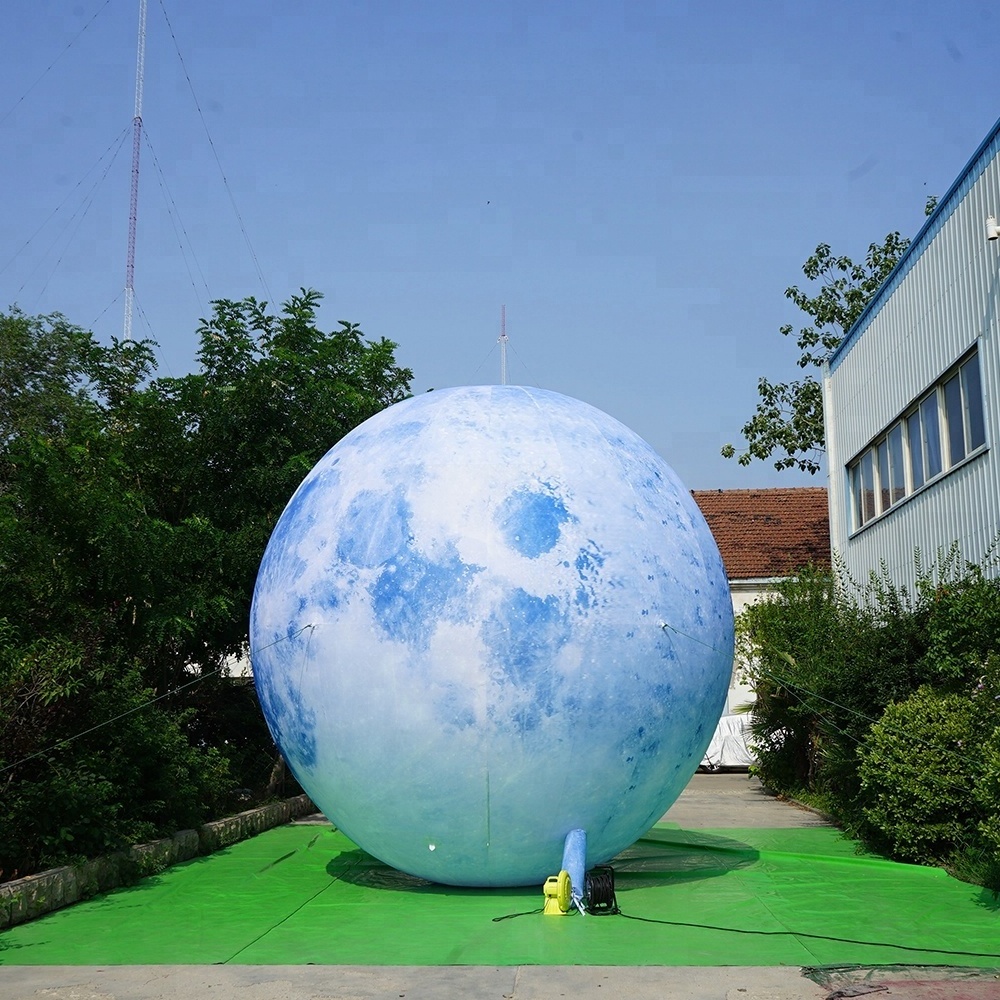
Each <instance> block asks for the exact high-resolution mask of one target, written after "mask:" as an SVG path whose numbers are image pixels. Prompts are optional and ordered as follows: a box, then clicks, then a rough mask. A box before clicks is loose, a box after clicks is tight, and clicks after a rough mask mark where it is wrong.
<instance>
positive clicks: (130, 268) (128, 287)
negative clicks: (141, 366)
mask: <svg viewBox="0 0 1000 1000" xmlns="http://www.w3.org/2000/svg"><path fill="white" fill-rule="evenodd" d="M138 50H139V51H138V54H137V56H136V61H135V117H134V118H133V119H132V193H131V198H130V199H129V212H128V256H127V257H126V259H125V339H126V340H131V339H132V302H133V300H134V299H135V284H134V278H135V224H136V219H137V217H138V214H139V143H140V140H141V139H142V81H143V76H144V75H145V70H146V0H139V44H138Z"/></svg>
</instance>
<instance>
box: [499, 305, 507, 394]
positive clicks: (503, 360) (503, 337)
mask: <svg viewBox="0 0 1000 1000" xmlns="http://www.w3.org/2000/svg"><path fill="white" fill-rule="evenodd" d="M507 340H508V337H507V307H506V306H501V307H500V336H499V337H498V338H497V343H498V344H499V345H500V384H501V385H506V384H507Z"/></svg>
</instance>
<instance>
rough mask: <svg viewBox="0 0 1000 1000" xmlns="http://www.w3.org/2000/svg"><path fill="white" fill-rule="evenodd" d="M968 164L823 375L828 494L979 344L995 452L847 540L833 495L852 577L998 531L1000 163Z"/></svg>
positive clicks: (900, 567) (969, 550) (846, 514)
mask: <svg viewBox="0 0 1000 1000" xmlns="http://www.w3.org/2000/svg"><path fill="white" fill-rule="evenodd" d="M998 145H1000V142H998V141H994V142H993V143H992V144H991V146H990V147H988V149H987V150H986V151H985V152H984V156H991V157H992V159H990V160H989V162H988V163H987V164H986V165H985V169H983V170H982V172H981V173H980V172H978V171H975V170H973V171H971V172H970V174H969V181H968V184H966V185H960V186H959V187H958V188H957V189H956V192H955V195H954V198H955V200H956V201H955V204H954V206H949V209H950V211H948V212H946V213H944V215H945V220H944V222H943V223H942V224H941V225H940V227H939V228H937V230H936V232H934V233H933V234H932V235H931V236H930V238H929V240H928V242H927V243H926V245H925V246H924V247H923V249H922V250H921V252H920V253H919V255H918V256H916V257H915V258H913V259H911V261H910V262H909V266H908V269H907V271H906V273H905V275H903V276H902V278H900V280H899V281H898V283H897V284H896V286H895V288H894V289H893V291H892V293H891V294H890V295H889V296H888V297H887V298H885V300H884V301H883V302H882V303H881V305H880V307H879V308H878V309H876V310H873V311H872V312H871V314H870V316H869V317H868V319H867V321H866V325H865V326H864V327H863V328H861V329H859V330H857V331H855V334H854V336H853V337H852V342H851V344H850V346H849V348H848V349H847V351H846V352H843V353H841V354H840V355H839V356H838V357H837V358H836V366H835V367H834V368H833V370H832V372H831V373H830V374H829V376H828V379H829V382H828V386H827V391H828V397H827V400H828V405H829V407H830V412H829V413H828V414H827V433H828V437H829V444H830V455H831V460H834V461H836V467H832V466H831V478H830V489H831V497H832V493H833V491H834V490H839V491H840V492H841V493H844V491H845V489H846V477H845V475H844V469H845V466H846V465H847V463H849V462H850V460H851V459H852V458H853V457H854V456H855V455H857V454H858V453H859V452H860V451H861V450H862V449H863V448H865V447H866V446H867V445H868V444H869V443H870V442H871V441H872V439H873V438H874V437H876V436H877V435H878V434H879V433H880V432H881V431H883V430H885V429H886V428H887V427H888V426H889V424H891V423H892V422H893V420H895V419H896V418H897V417H898V416H900V414H901V413H902V412H903V411H904V410H905V409H906V408H907V407H908V406H909V405H910V404H911V403H913V402H914V401H915V400H916V399H917V397H918V396H919V395H920V394H921V393H922V392H923V391H924V390H925V389H927V388H928V387H929V386H931V385H933V384H934V383H935V382H936V381H937V380H938V379H939V378H940V376H941V375H942V374H943V373H944V372H945V371H946V370H947V369H948V368H949V367H950V366H951V365H952V364H954V363H955V362H956V361H957V360H958V359H959V358H960V357H961V356H962V354H964V353H965V352H966V351H967V350H968V349H969V348H970V347H971V346H972V345H973V344H974V343H976V342H977V341H978V345H979V361H980V370H981V374H982V383H983V395H984V407H985V412H984V416H985V420H986V441H987V445H988V446H990V447H991V449H992V450H990V451H987V452H986V453H985V454H984V455H980V456H978V457H977V458H975V459H973V460H971V461H970V462H968V463H967V464H965V465H963V466H960V467H959V468H957V469H955V470H953V471H952V472H950V473H948V474H946V475H945V476H944V477H942V479H940V480H939V481H938V482H936V483H934V484H932V485H931V486H929V487H927V488H925V489H924V490H923V491H921V492H919V493H917V494H915V495H914V496H913V497H911V498H910V499H908V500H907V501H905V502H904V503H902V504H901V505H900V506H899V507H897V508H893V509H892V510H891V511H890V512H889V513H888V514H886V515H884V516H883V517H882V518H881V519H880V520H878V521H876V522H873V523H871V524H869V525H867V526H866V527H865V528H864V529H862V530H861V531H858V532H857V533H855V535H854V536H853V537H851V536H850V535H849V530H850V515H851V511H850V504H849V503H847V502H845V497H840V498H839V503H834V501H833V500H832V498H831V519H832V523H831V528H832V535H833V546H834V550H835V551H836V552H837V553H838V554H839V556H840V558H841V559H842V560H843V561H844V563H845V565H846V567H847V569H848V571H849V572H850V573H851V575H852V576H853V577H854V578H855V579H857V580H863V579H864V578H866V577H867V574H868V572H869V571H870V570H872V569H877V568H878V567H879V565H880V564H881V563H883V562H884V563H885V565H886V566H887V567H888V568H889V570H890V571H891V573H892V575H893V578H894V579H896V580H897V581H898V582H900V583H907V584H912V581H913V578H914V572H915V568H914V550H915V549H919V550H920V551H921V553H922V556H923V559H924V562H925V564H927V563H930V562H931V561H932V560H933V558H934V555H935V553H936V552H937V551H938V550H939V549H947V548H948V547H949V546H950V545H951V544H952V543H953V542H958V544H959V545H960V547H961V550H962V554H963V556H964V558H966V559H970V560H973V561H978V560H979V559H980V558H981V557H982V555H983V554H984V553H985V552H986V550H987V548H988V547H989V546H990V544H991V543H992V542H993V541H994V539H995V538H996V536H997V534H998V532H1000V425H998V419H1000V414H998V406H997V401H998V398H1000V352H998V349H997V336H998V330H1000V327H998V297H1000V241H996V242H993V243H990V242H988V241H987V239H986V234H985V224H986V217H987V216H988V215H1000V164H998V158H997V148H998Z"/></svg>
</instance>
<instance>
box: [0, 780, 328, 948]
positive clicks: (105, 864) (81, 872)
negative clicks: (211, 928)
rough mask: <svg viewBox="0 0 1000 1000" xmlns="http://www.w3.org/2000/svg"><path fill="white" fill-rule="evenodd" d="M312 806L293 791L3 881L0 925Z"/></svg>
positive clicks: (187, 856)
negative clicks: (125, 846) (71, 862)
mask: <svg viewBox="0 0 1000 1000" xmlns="http://www.w3.org/2000/svg"><path fill="white" fill-rule="evenodd" d="M315 811H316V807H315V806H314V805H313V804H312V802H311V801H310V799H309V796H308V795H297V796H295V798H292V799H285V800H284V801H283V802H272V803H271V804H270V805H266V806H261V807H260V808H259V809H248V810H247V811H246V812H241V813H237V814H236V815H235V816H228V817H226V818H225V819H218V820H215V822H213V823H206V824H205V825H204V826H202V827H200V828H199V829H197V830H181V831H179V832H178V833H176V834H174V836H173V837H167V838H165V839H164V840H154V841H153V842H152V843H149V844H136V845H135V846H134V847H131V848H130V849H129V850H128V851H122V852H121V853H119V854H110V855H108V856H107V857H103V858H95V859H94V860H93V861H86V862H84V863H83V864H81V865H75V866H72V867H64V868H52V869H50V870H49V871H45V872H39V873H38V874H37V875H28V876H27V877H26V878H20V879H16V880H15V881H13V882H5V883H4V884H3V885H0V930H4V929H5V928H7V927H14V926H15V925H17V924H23V923H24V922H25V921H27V920H34V918H35V917H40V916H42V915H43V914H45V913H50V912H51V911H52V910H58V909H61V908H62V907H64V906H69V905H70V904H71V903H76V902H77V901H79V900H81V899H88V898H89V897H91V896H95V895H97V894H98V893H101V892H109V891H110V890H112V889H117V888H118V887H119V886H122V885H131V884H132V883H133V882H137V881H138V880H139V879H141V878H145V877H146V876H148V875H154V874H157V873H158V872H161V871H163V870H164V869H165V868H169V867H170V866H171V865H176V864H178V863H179V862H181V861H190V860H191V858H194V857H197V856H198V855H200V854H211V853H212V852H213V851H218V850H220V849H221V848H223V847H228V846H229V845H230V844H235V843H238V842H239V841H241V840H246V839H247V838H248V837H253V836H256V835H257V834H258V833H263V832H264V831H265V830H270V829H271V828H272V827H275V826H281V825H282V824H284V823H289V822H291V821H292V820H293V819H294V818H295V817H296V816H304V815H306V814H308V813H311V812H315Z"/></svg>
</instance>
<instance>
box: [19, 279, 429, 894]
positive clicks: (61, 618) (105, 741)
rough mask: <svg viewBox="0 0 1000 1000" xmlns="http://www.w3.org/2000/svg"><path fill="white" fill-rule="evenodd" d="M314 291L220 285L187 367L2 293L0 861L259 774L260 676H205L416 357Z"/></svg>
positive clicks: (119, 834) (30, 857) (181, 817)
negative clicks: (262, 566)
mask: <svg viewBox="0 0 1000 1000" xmlns="http://www.w3.org/2000/svg"><path fill="white" fill-rule="evenodd" d="M320 298H321V296H320V295H319V293H317V292H313V291H307V290H302V291H301V293H300V294H299V295H296V296H292V297H291V298H290V299H289V301H288V302H286V303H285V304H284V305H283V307H282V309H281V311H280V312H278V313H276V314H275V313H273V312H272V311H269V310H268V309H267V306H266V304H264V303H259V302H257V301H256V300H254V299H252V298H249V299H245V300H243V301H239V302H234V301H230V300H219V301H217V302H214V303H213V313H212V315H211V317H210V318H209V319H207V320H203V321H202V323H201V326H200V328H199V335H200V349H199V352H198V359H197V360H198V368H197V370H196V371H195V372H193V373H192V374H189V375H185V376H183V377H180V378H156V377H155V375H156V365H155V358H154V355H153V352H152V345H151V344H149V343H146V342H141V341H138V342H137V341H126V342H117V341H115V342H112V344H111V345H110V346H106V345H101V344H99V343H98V342H97V341H96V340H95V339H94V338H93V336H92V335H91V334H90V333H89V332H87V331H84V330H81V329H79V328H78V327H74V326H72V325H71V324H70V323H68V322H66V321H65V320H64V319H63V318H62V317H60V316H50V317H28V316H25V315H24V314H22V313H20V312H19V311H17V310H14V311H12V312H10V313H8V314H2V313H0V880H3V879H4V878H11V877H16V874H17V873H20V874H26V873H27V872H28V871H30V870H32V869H34V868H36V867H37V866H38V865H42V864H51V863H56V862H58V861H59V860H60V859H62V858H65V857H68V856H70V855H72V854H78V853H83V854H88V853H93V852H96V851H100V850H106V849H108V848H109V847H112V846H116V845H119V844H120V843H122V842H123V841H124V840H129V839H132V838H135V837H139V836H150V835H155V834H159V833H161V832H169V831H170V830H171V828H175V827H176V826H177V825H179V824H180V825H191V824H192V823H195V822H198V821H200V819H203V818H204V817H205V816H206V815H207V814H208V813H210V812H211V811H213V810H217V809H219V808H221V807H222V805H223V804H224V798H225V792H226V790H227V789H231V788H232V787H233V785H234V784H240V785H251V784H253V781H252V780H251V778H250V777H248V775H247V773H246V770H245V769H249V768H251V767H256V768H257V769H258V771H262V774H260V775H258V777H257V779H256V780H257V781H258V783H259V784H260V785H261V786H263V784H264V783H265V782H266V780H267V776H268V775H269V773H270V770H271V765H272V763H273V761H272V760H271V759H268V758H269V754H268V752H267V751H270V750H272V749H273V747H272V744H271V741H270V739H269V737H268V735H267V732H266V727H265V725H264V722H263V718H262V716H261V714H260V712H259V711H258V710H257V707H256V705H255V703H254V699H253V696H252V689H246V690H241V691H240V692H238V693H237V694H236V695H234V693H233V689H232V687H231V685H225V684H221V683H218V678H217V677H216V674H217V672H218V670H219V668H220V667H221V666H222V664H223V663H224V661H225V658H226V657H227V656H228V655H230V654H233V653H236V652H240V651H242V650H244V649H245V648H246V642H247V620H248V615H249V604H250V597H251V594H252V590H253V583H254V578H255V575H256V571H257V566H258V565H259V562H260V559H261V556H262V554H263V551H264V547H265V545H266V543H267V540H268V538H269V536H270V533H271V530H272V529H273V527H274V524H275V522H276V520H277V518H278V516H279V515H280V513H281V511H282V509H283V508H284V505H285V503H286V502H287V501H288V499H289V498H290V496H291V494H292V493H293V492H294V490H295V488H296V487H297V486H298V484H299V483H300V482H301V480H302V478H303V477H304V475H305V474H306V472H307V471H308V470H309V469H310V468H311V467H312V466H313V465H314V464H315V462H316V461H317V460H318V459H319V458H320V457H321V456H322V455H323V454H324V453H325V452H326V451H327V450H328V449H329V448H330V447H331V446H332V445H333V444H335V443H336V442H337V440H338V439H339V438H340V437H342V436H343V435H344V434H345V433H347V432H348V431H349V430H351V429H352V428H353V427H354V426H356V425H357V424H358V423H360V422H361V421H363V420H365V419H366V418H367V417H369V416H371V415H372V414H374V413H375V412H377V411H378V410H380V409H382V408H383V407H385V406H388V405H389V404H391V403H393V402H396V401H398V400H400V399H402V398H404V397H405V396H406V395H407V394H408V390H409V381H410V379H411V377H412V374H411V372H410V371H409V370H408V369H405V368H400V367H399V366H398V365H397V364H396V362H395V357H394V350H395V345H394V344H393V343H392V342H390V341H388V340H385V339H382V340H378V341H367V340H366V339H365V338H364V337H363V335H362V333H361V331H360V330H359V328H358V327H357V325H356V324H352V323H346V322H341V323H340V324H339V329H337V330H334V331H333V332H329V333H327V332H324V331H322V330H320V329H319V327H318V326H317V323H316V312H317V308H318V305H319V301H320ZM192 682H195V683H192ZM122 712H127V713H128V714H127V715H126V716H124V717H122V718H120V719H119V720H118V721H116V722H115V724H114V725H111V726H109V725H106V723H107V722H108V721H109V720H111V719H115V718H117V717H118V716H119V715H120V714H121V713H122ZM248 733H250V734H251V737H250V739H249V740H248V737H247V734H248ZM255 742H256V743H257V744H259V746H262V747H263V748H264V751H265V752H264V753H263V755H261V754H260V753H256V752H255V747H254V746H253V745H252V744H254V743H255ZM126 790H127V791H126Z"/></svg>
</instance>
